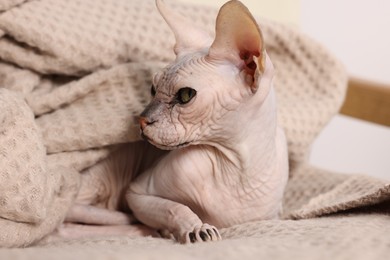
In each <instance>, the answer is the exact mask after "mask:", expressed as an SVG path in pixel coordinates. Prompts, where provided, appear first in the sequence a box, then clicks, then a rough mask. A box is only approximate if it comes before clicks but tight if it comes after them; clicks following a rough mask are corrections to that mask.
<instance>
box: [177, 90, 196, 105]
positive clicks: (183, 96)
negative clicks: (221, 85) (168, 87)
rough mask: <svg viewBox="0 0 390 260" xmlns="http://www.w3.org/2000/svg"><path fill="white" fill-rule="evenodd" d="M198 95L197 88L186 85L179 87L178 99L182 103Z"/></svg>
mask: <svg viewBox="0 0 390 260" xmlns="http://www.w3.org/2000/svg"><path fill="white" fill-rule="evenodd" d="M195 95H196V90H195V89H193V88H189V87H185V88H181V89H179V91H178V92H177V94H176V98H177V101H179V103H180V104H186V103H188V102H190V101H191V99H192V98H193V97H195Z"/></svg>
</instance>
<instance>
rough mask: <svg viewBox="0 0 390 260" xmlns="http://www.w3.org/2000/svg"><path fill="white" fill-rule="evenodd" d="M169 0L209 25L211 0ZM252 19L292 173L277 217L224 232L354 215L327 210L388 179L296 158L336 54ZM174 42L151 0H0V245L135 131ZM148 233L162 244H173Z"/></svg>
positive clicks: (64, 200)
mask: <svg viewBox="0 0 390 260" xmlns="http://www.w3.org/2000/svg"><path fill="white" fill-rule="evenodd" d="M167 2H168V3H169V4H171V5H172V6H173V7H174V8H175V9H176V10H177V11H179V12H183V13H184V14H185V15H186V16H187V17H188V18H189V19H192V21H193V22H194V24H197V25H198V26H201V27H203V28H205V29H206V30H207V31H209V32H210V33H213V28H214V24H215V18H216V14H217V10H216V9H213V8H210V7H202V6H192V5H188V4H184V3H179V2H173V1H172V2H171V1H167ZM258 21H259V24H260V27H261V28H262V31H263V33H264V37H265V41H266V48H267V52H268V54H269V55H270V57H271V59H272V61H273V63H274V66H275V68H276V70H277V76H276V79H275V87H276V93H277V98H278V119H279V122H280V124H281V125H282V126H283V127H284V129H285V131H286V135H287V139H288V146H289V158H290V165H291V171H290V181H289V183H288V186H287V189H286V194H285V198H284V206H285V208H284V214H283V220H277V221H270V222H267V223H266V224H265V226H263V224H262V223H257V222H256V223H249V224H246V225H242V226H239V227H232V228H231V229H226V230H224V232H223V234H224V237H225V238H227V239H231V240H232V241H233V242H232V243H233V244H234V243H235V242H234V239H236V238H241V237H242V236H244V237H246V240H245V241H250V242H249V243H252V242H253V243H254V241H255V240H253V239H254V238H256V237H260V236H262V234H268V235H270V234H271V232H268V230H267V227H272V228H276V227H277V226H278V225H279V226H280V225H281V226H282V227H286V230H288V232H287V231H286V232H287V233H288V234H289V235H291V234H292V233H293V231H294V223H295V222H294V221H292V220H291V219H296V220H300V221H301V222H299V224H298V225H305V223H306V224H307V225H309V226H310V227H313V226H315V225H316V224H315V223H319V225H320V226H322V227H325V226H326V223H327V220H330V221H333V220H336V222H335V223H336V224H334V225H333V226H332V229H333V230H336V229H337V225H342V223H343V221H348V218H349V216H352V217H351V219H353V220H354V221H355V220H356V221H357V222H358V223H364V222H365V221H366V219H365V217H361V216H360V215H358V216H355V215H353V213H350V214H351V215H342V217H340V218H338V217H337V214H336V215H332V216H328V215H329V214H333V213H339V214H340V212H345V211H346V210H350V209H356V208H361V207H366V206H372V207H375V205H377V204H379V203H381V202H384V201H389V200H390V184H389V182H388V181H384V180H377V179H374V178H370V177H367V176H363V175H344V174H340V173H332V172H329V171H326V170H321V169H317V168H314V167H312V166H310V165H308V163H307V161H306V158H307V157H308V153H309V150H310V149H309V148H310V145H311V144H312V142H313V140H314V139H315V138H316V137H317V135H318V133H319V132H320V131H321V129H322V128H323V127H324V126H325V124H327V123H328V122H329V120H330V119H331V118H332V116H334V115H335V114H336V113H337V112H338V110H339V108H340V106H341V104H342V101H343V98H344V95H345V90H346V82H347V75H346V73H345V70H344V68H343V66H342V65H341V64H340V63H339V62H338V61H337V60H336V59H335V58H334V57H333V56H332V55H330V54H329V53H328V52H327V51H326V50H325V49H324V48H323V47H322V46H320V45H319V44H317V43H315V42H313V41H312V40H311V39H308V38H307V37H306V36H304V35H302V34H301V33H300V32H299V31H296V30H295V29H292V28H289V27H288V26H285V25H281V24H278V23H275V22H272V21H267V20H262V19H259V20H258ZM173 44H174V38H173V35H172V33H171V32H170V30H169V28H168V27H167V25H166V24H165V23H164V22H163V20H162V18H161V17H160V15H158V13H157V10H156V8H155V5H154V1H153V0H145V1H130V0H117V1H110V0H83V1H80V0H67V1H58V0H39V1H37V0H30V1H23V0H18V1H7V0H0V122H1V124H0V229H1V232H0V246H1V247H20V246H28V245H32V244H34V243H36V242H37V241H39V240H40V239H42V238H43V237H44V236H45V235H47V234H49V233H50V232H52V231H53V230H54V229H55V228H56V227H57V226H58V225H59V224H60V223H61V222H62V221H63V219H64V217H65V214H66V212H67V210H68V209H69V207H70V206H71V205H72V203H73V202H74V200H75V198H76V196H77V193H78V189H79V187H80V181H81V180H80V174H79V173H82V172H83V171H84V170H86V169H88V168H89V167H92V166H93V165H95V164H96V163H98V162H99V161H101V160H104V159H105V158H106V157H108V156H109V155H110V154H112V152H113V151H115V150H116V149H117V147H118V146H119V145H121V144H123V143H128V142H135V141H139V140H140V136H139V131H138V125H137V124H136V123H135V121H134V118H135V117H136V116H137V115H138V114H139V113H140V112H141V111H142V110H143V108H144V106H145V105H146V104H147V103H148V102H149V100H150V85H151V80H152V77H153V74H154V73H155V72H156V71H158V70H159V69H161V68H162V67H163V66H165V64H167V62H169V61H171V60H172V59H173V58H174V55H173V51H172V46H173ZM107 174H110V173H107ZM325 215H327V216H328V217H326V218H318V222H316V219H317V217H321V216H325ZM340 216H341V215H340ZM307 218H313V219H310V220H305V219H307ZM378 219H380V223H386V221H385V219H384V218H382V217H378ZM378 221H379V220H378ZM387 224H389V222H387ZM267 225H268V226H267ZM234 230H239V231H237V232H236V233H235V232H234ZM379 233H380V232H379V231H378V232H377V233H375V234H379ZM291 237H292V236H291ZM309 237H310V234H309ZM249 238H250V239H249ZM116 239H117V238H116ZM149 239H150V240H151V241H153V242H151V243H152V244H153V243H155V244H158V245H159V246H160V247H161V248H165V250H167V249H166V246H167V245H169V246H171V242H167V241H165V242H161V241H160V240H156V241H155V240H153V239H151V238H149ZM270 239H271V240H272V239H273V240H272V241H275V238H273V237H272V235H270ZM114 240H115V239H114ZM115 241H116V242H113V244H116V243H117V242H118V241H117V240H115ZM123 241H125V242H124V243H130V242H129V241H128V238H124V240H123ZM126 241H127V242H126ZM137 241H138V240H137ZM148 241H149V240H148ZM262 241H263V242H264V241H267V240H266V239H265V240H262ZM281 241H283V242H288V238H283V239H281ZM160 242H161V243H160ZM88 243H89V242H88ZM90 243H94V242H90ZM108 243H109V242H108ZM136 243H137V242H136ZM140 243H142V241H141V242H140ZM222 243H225V242H222ZM362 243H363V242H362ZM119 244H120V242H119ZM130 244H131V243H130ZM222 245H223V244H222ZM253 245H254V244H253ZM44 246H49V245H48V244H44ZM54 247H55V245H54ZM217 247H218V246H217ZM80 252H81V251H80ZM137 252H139V251H137ZM0 255H1V252H0ZM80 255H83V254H82V253H80ZM135 255H137V254H135Z"/></svg>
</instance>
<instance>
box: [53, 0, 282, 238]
mask: <svg viewBox="0 0 390 260" xmlns="http://www.w3.org/2000/svg"><path fill="white" fill-rule="evenodd" d="M157 4H158V7H159V10H160V12H161V14H162V15H163V17H164V18H165V19H166V21H167V23H168V24H169V25H170V26H171V28H172V30H173V32H174V33H175V37H176V46H175V53H176V55H177V57H176V60H175V62H174V63H172V64H171V65H169V66H167V67H166V68H165V69H164V70H163V71H162V72H160V73H159V74H157V75H156V76H155V77H154V80H153V92H155V95H154V97H153V100H152V101H151V103H150V104H149V105H148V107H147V108H146V109H145V110H144V112H143V113H142V114H141V116H140V128H141V134H142V136H143V137H144V138H145V139H146V140H147V141H149V142H150V143H151V144H153V145H154V146H156V147H158V148H160V149H164V150H171V151H170V152H169V153H165V152H163V151H161V150H157V149H155V148H153V147H151V146H150V145H148V144H147V143H137V144H129V145H128V146H126V147H125V148H122V149H121V150H119V151H117V152H116V153H115V154H113V155H112V156H111V157H110V158H109V159H107V160H105V161H103V162H101V163H100V164H98V165H96V166H94V167H93V168H91V169H90V170H88V171H87V172H86V173H84V175H83V177H84V180H83V187H82V188H81V192H80V194H79V197H78V199H77V204H76V205H75V206H74V207H73V208H72V209H71V211H70V213H69V215H68V217H67V221H69V222H81V223H88V224H104V225H106V226H102V227H100V230H101V229H102V228H103V229H104V230H105V231H106V232H108V233H110V232H111V233H118V232H115V231H114V229H112V225H115V224H116V225H123V226H124V227H125V226H126V225H127V226H128V225H129V224H131V223H135V222H136V221H139V222H141V223H143V224H145V225H146V226H147V227H150V228H151V229H149V230H148V229H147V228H146V227H143V229H140V228H136V227H135V226H133V227H132V229H131V230H130V228H127V230H128V234H143V235H156V234H155V233H154V231H155V230H159V231H160V234H163V236H170V235H172V236H173V237H174V238H175V239H176V240H177V241H179V242H181V243H189V242H204V241H216V240H220V239H221V236H220V234H219V231H218V230H219V229H220V228H224V227H229V226H232V225H236V224H240V223H244V222H248V221H254V220H264V219H274V218H277V217H278V215H279V213H280V210H281V201H282V196H283V192H284V188H285V184H286V181H287V176H288V160H287V148H286V140H285V136H284V133H283V131H282V130H281V129H280V128H279V127H278V126H277V120H276V102H275V95H274V90H273V86H272V79H273V75H274V69H273V65H272V63H271V60H270V58H269V57H268V55H267V53H266V52H265V49H264V43H263V40H262V36H261V32H260V30H259V29H258V27H257V25H256V23H255V22H254V20H253V18H252V17H251V15H250V14H249V12H248V11H247V9H246V8H245V7H243V6H242V5H241V4H240V3H239V2H238V1H231V2H229V3H228V4H227V5H225V6H224V7H222V8H221V10H220V13H219V15H218V18H217V28H216V38H215V39H214V41H213V39H211V38H209V36H207V35H206V34H205V33H203V32H202V31H198V30H197V29H193V30H191V29H185V30H183V29H182V28H191V26H192V25H190V24H189V23H188V22H187V21H185V18H183V17H181V16H178V15H177V14H175V13H173V12H171V11H170V10H169V9H168V8H167V7H166V6H164V5H163V4H162V2H161V1H159V0H158V1H157ZM232 17H233V18H234V19H233V18H232ZM175 24H178V25H177V26H175ZM181 26H182V27H181ZM243 35H244V36H245V37H243ZM191 37H192V39H188V38H191ZM211 43H212V44H211ZM210 44H211V46H210ZM183 88H191V89H193V90H194V91H195V92H193V93H195V94H194V95H193V97H192V99H190V100H189V101H188V102H185V103H183V102H180V99H179V98H178V97H179V96H180V89H183ZM133 153H135V154H136V156H134V154H133ZM108 173H109V174H108ZM96 194H100V196H99V198H97V196H96ZM102 194H103V195H102ZM90 205H94V206H97V207H91V206H90ZM116 210H120V211H121V212H125V213H128V214H130V212H131V213H132V214H133V215H134V217H130V216H128V215H126V214H124V213H119V212H117V211H116ZM109 225H111V229H110V226H109ZM95 228H96V227H93V230H89V231H88V232H85V233H89V234H93V233H94V232H95V233H99V232H100V231H97V230H95ZM134 228H135V229H136V230H134ZM64 230H65V231H64ZM123 230H126V228H124V229H122V233H120V234H123V233H126V232H125V231H123ZM58 233H59V234H60V235H61V234H62V235H63V234H66V233H67V232H66V226H64V227H62V228H60V229H59V231H58ZM100 233H101V232H100ZM100 233H99V234H100ZM126 234H127V233H126Z"/></svg>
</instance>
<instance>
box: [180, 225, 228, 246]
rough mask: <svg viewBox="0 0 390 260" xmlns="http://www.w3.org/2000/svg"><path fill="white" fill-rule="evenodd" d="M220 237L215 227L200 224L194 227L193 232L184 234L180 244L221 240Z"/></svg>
mask: <svg viewBox="0 0 390 260" xmlns="http://www.w3.org/2000/svg"><path fill="white" fill-rule="evenodd" d="M221 239H222V238H221V235H220V234H219V231H218V229H217V228H216V227H214V226H211V225H209V224H202V225H201V226H198V227H195V228H194V230H193V231H190V232H187V233H185V236H184V237H182V239H181V241H180V242H181V243H196V242H208V241H218V240H221Z"/></svg>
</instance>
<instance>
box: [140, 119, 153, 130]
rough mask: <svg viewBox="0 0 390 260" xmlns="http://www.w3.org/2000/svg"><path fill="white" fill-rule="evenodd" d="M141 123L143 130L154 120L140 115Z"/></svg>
mask: <svg viewBox="0 0 390 260" xmlns="http://www.w3.org/2000/svg"><path fill="white" fill-rule="evenodd" d="M138 122H139V125H140V127H141V130H144V129H145V127H146V126H147V125H150V124H153V123H154V122H153V121H149V120H148V119H147V118H146V117H143V116H141V117H139V119H138Z"/></svg>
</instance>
